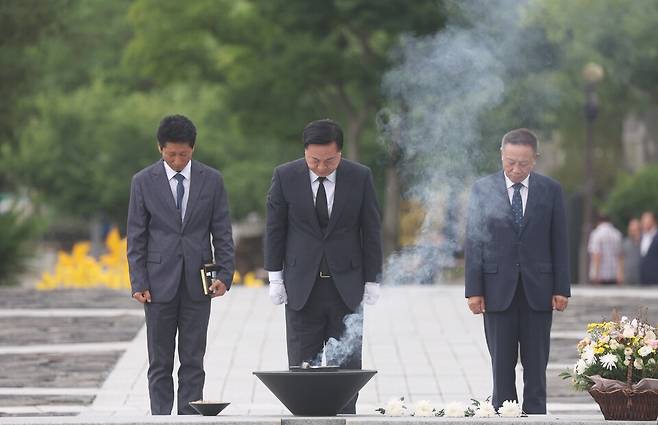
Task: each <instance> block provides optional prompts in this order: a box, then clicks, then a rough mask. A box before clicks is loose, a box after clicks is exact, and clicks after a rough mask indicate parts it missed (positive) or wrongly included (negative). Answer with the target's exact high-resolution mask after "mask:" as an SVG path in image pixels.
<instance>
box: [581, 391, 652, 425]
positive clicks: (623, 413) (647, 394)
mask: <svg viewBox="0 0 658 425" xmlns="http://www.w3.org/2000/svg"><path fill="white" fill-rule="evenodd" d="M589 393H590V394H591V395H592V397H593V398H594V400H595V401H596V402H597V403H598V404H599V407H600V408H601V412H602V413H603V417H604V418H605V419H606V420H609V421H630V420H634V421H655V420H656V418H658V391H653V390H651V391H632V390H628V389H623V390H614V391H610V392H601V391H599V390H592V389H590V390H589Z"/></svg>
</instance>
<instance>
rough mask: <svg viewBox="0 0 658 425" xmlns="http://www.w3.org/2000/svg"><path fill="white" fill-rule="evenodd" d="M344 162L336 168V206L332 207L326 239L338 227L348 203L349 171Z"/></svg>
mask: <svg viewBox="0 0 658 425" xmlns="http://www.w3.org/2000/svg"><path fill="white" fill-rule="evenodd" d="M343 164H344V162H343V161H341V162H340V164H338V168H336V184H335V185H334V204H333V206H332V207H331V216H330V217H329V224H328V225H327V230H326V232H325V237H326V236H327V235H328V234H330V233H331V231H332V230H333V229H334V227H335V226H336V222H337V221H338V219H339V218H340V214H341V213H342V212H343V209H344V207H345V203H346V202H347V186H346V183H345V182H346V181H348V180H349V176H347V171H346V170H345V167H344V165H343Z"/></svg>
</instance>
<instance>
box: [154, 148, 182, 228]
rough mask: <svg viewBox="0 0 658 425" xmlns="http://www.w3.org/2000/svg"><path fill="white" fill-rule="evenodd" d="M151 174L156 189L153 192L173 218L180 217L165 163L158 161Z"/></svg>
mask: <svg viewBox="0 0 658 425" xmlns="http://www.w3.org/2000/svg"><path fill="white" fill-rule="evenodd" d="M150 174H151V179H152V181H153V187H154V188H155V190H154V191H153V192H154V193H155V195H156V196H157V197H158V198H159V199H160V202H161V203H162V205H164V206H166V208H167V209H169V210H170V212H171V214H169V215H171V216H172V217H177V216H178V217H180V214H179V213H178V209H177V208H176V201H175V200H174V196H173V195H172V193H171V186H170V185H169V180H168V179H167V173H166V172H165V168H164V164H163V162H162V161H158V162H157V163H155V164H154V165H153V168H152V169H151V172H150ZM178 223H179V224H180V220H178Z"/></svg>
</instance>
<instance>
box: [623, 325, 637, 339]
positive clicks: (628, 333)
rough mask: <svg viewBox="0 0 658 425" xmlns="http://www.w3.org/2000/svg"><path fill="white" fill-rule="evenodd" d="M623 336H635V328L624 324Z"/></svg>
mask: <svg viewBox="0 0 658 425" xmlns="http://www.w3.org/2000/svg"><path fill="white" fill-rule="evenodd" d="M622 336H623V337H624V338H633V337H634V336H635V329H634V328H633V327H632V326H628V325H626V326H624V332H622Z"/></svg>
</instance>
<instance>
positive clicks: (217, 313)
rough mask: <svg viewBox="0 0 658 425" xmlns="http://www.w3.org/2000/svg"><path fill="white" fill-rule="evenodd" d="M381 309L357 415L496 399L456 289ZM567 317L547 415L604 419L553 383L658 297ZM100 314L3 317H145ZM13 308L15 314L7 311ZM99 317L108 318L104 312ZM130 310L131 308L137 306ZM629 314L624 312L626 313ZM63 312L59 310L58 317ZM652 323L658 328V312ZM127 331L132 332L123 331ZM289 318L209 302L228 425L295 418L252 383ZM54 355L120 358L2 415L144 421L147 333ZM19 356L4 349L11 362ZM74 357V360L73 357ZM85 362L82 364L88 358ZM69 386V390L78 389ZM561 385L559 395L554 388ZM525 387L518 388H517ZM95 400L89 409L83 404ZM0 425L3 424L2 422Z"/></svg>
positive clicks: (20, 391)
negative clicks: (594, 337)
mask: <svg viewBox="0 0 658 425" xmlns="http://www.w3.org/2000/svg"><path fill="white" fill-rule="evenodd" d="M382 292H383V295H382V299H381V300H380V302H379V303H378V304H377V305H375V306H366V309H365V310H366V311H365V324H364V332H365V334H364V353H363V357H364V358H363V364H364V368H366V369H376V370H377V371H378V374H377V375H376V376H375V377H374V378H373V380H372V381H371V382H369V383H368V384H367V385H366V386H365V387H364V389H363V390H362V392H361V395H360V399H359V403H358V405H357V409H358V412H359V413H360V414H372V413H373V412H374V409H375V408H377V407H380V406H382V405H383V404H385V403H386V402H387V401H388V400H389V399H390V398H393V397H400V396H404V397H405V398H406V399H407V400H408V401H410V402H413V401H417V400H420V399H428V400H430V401H432V402H435V403H436V404H438V405H441V404H444V403H448V402H452V401H459V402H464V403H466V402H468V401H469V400H470V399H471V398H479V399H483V398H485V397H486V396H487V395H488V394H489V393H490V389H491V378H490V367H489V356H488V353H487V350H486V345H485V341H484V336H483V331H482V318H481V316H473V315H471V314H470V313H468V311H467V309H466V306H465V301H464V299H463V288H462V287H461V286H460V285H440V286H400V287H387V288H384V290H383V291H382ZM573 295H574V297H573V298H572V305H571V308H570V309H569V310H568V312H567V313H564V314H556V315H555V322H554V334H553V339H554V348H553V351H552V355H551V364H550V365H549V376H551V378H549V413H555V414H566V413H571V412H578V413H580V414H586V415H595V416H596V415H599V417H600V414H599V413H598V408H597V406H596V405H595V404H594V403H593V402H592V401H591V399H590V398H589V396H587V395H586V394H585V395H583V394H582V393H581V394H576V393H572V392H571V390H569V389H568V385H567V384H566V383H563V382H561V381H559V379H558V378H555V377H554V376H553V375H557V374H558V373H559V372H560V371H561V370H562V369H563V368H564V367H566V366H570V365H571V364H572V363H573V361H574V360H575V342H577V340H578V339H579V338H580V337H581V336H582V334H583V330H584V328H585V325H586V323H587V321H590V320H599V319H600V318H601V317H603V316H609V315H610V308H611V306H619V307H621V308H622V312H624V313H626V314H629V315H632V314H633V313H634V312H635V308H636V307H637V306H640V305H642V304H644V305H645V306H653V305H655V304H656V302H655V300H657V299H658V288H656V289H651V290H644V289H643V290H642V291H640V290H637V289H616V288H611V289H603V288H575V289H574V294H573ZM94 305H95V306H96V307H99V308H98V309H68V310H67V311H54V310H57V309H53V311H50V312H48V311H45V310H43V311H42V312H41V313H39V312H37V311H32V312H30V311H29V310H28V311H26V310H14V311H13V312H12V311H10V309H4V310H0V317H4V318H10V317H17V316H31V315H32V316H35V315H36V316H38V315H42V316H43V317H46V318H52V317H60V316H63V315H65V314H68V315H69V316H73V317H76V316H77V317H89V316H94V310H96V313H97V316H100V317H105V318H106V320H108V319H109V320H113V318H114V317H115V314H114V313H117V317H126V316H129V317H131V318H133V319H137V317H136V316H137V315H138V314H139V313H138V312H141V311H140V309H139V308H128V309H126V308H125V306H124V305H123V304H121V305H120V306H117V309H116V311H112V310H111V309H110V310H108V309H107V308H105V307H103V306H102V303H100V302H95V303H94ZM7 307H9V306H7ZM100 307H102V308H100ZM131 307H132V306H131ZM627 308H628V310H627ZM60 310H63V309H60ZM650 313H652V314H653V317H652V320H653V321H656V320H655V318H656V316H655V313H656V312H655V311H653V312H651V311H650ZM127 323H131V322H127ZM284 329H285V326H284V310H283V308H282V307H281V306H273V305H272V304H271V303H270V301H269V298H268V296H267V288H243V287H235V288H234V289H232V290H231V291H230V292H229V294H228V296H226V297H222V298H219V299H216V300H214V301H213V309H212V315H211V320H210V328H209V345H208V350H207V355H206V371H207V377H206V386H205V397H204V398H206V399H213V400H223V401H229V402H231V405H230V406H229V407H228V408H227V409H226V410H225V411H224V412H223V415H224V414H225V415H229V416H232V415H238V416H244V415H248V416H251V417H254V418H255V417H259V416H263V415H284V414H289V413H288V412H287V410H286V409H285V408H284V407H283V406H282V405H281V403H280V402H279V401H278V400H277V399H276V398H275V397H274V396H273V395H272V394H271V393H270V392H269V390H268V389H267V388H266V387H265V386H264V385H262V384H261V383H260V381H258V379H257V378H256V377H255V376H253V375H252V372H253V371H257V370H282V369H285V368H286V367H287V363H286V349H285V333H284ZM51 347H52V350H51V351H50V352H53V351H59V352H63V353H69V352H73V351H76V350H77V351H78V352H82V353H88V357H84V356H78V357H76V359H77V362H79V363H86V362H87V361H88V360H87V359H93V358H94V357H95V356H97V355H98V354H95V351H94V350H101V351H103V350H110V351H114V352H119V353H122V355H121V356H120V357H119V360H118V362H117V363H116V366H115V367H114V368H113V369H112V372H111V373H110V374H109V376H107V379H105V380H104V382H103V384H102V385H100V386H93V385H84V384H83V385H80V386H76V385H69V386H68V387H65V386H61V387H59V388H46V387H42V386H41V384H42V383H40V382H33V383H31V384H30V386H27V385H22V388H9V387H5V388H2V387H0V398H2V397H4V395H12V396H20V395H24V396H28V395H30V394H32V395H34V394H41V395H42V396H51V397H56V396H58V395H59V396H63V395H69V396H76V395H77V396H78V397H80V400H81V402H80V403H78V404H71V403H68V404H60V405H58V404H57V402H56V398H54V399H53V401H52V402H50V403H48V404H47V405H34V404H29V405H20V403H17V404H15V405H7V404H4V405H0V415H2V414H3V413H4V414H11V415H33V414H38V413H42V414H43V413H48V414H51V415H58V414H59V415H62V414H68V415H70V414H77V413H79V414H80V415H81V416H84V417H87V418H89V419H92V418H100V417H114V418H117V419H118V418H121V417H130V418H138V417H145V416H147V415H148V408H149V401H148V391H147V379H146V371H147V355H146V341H145V331H144V329H143V328H142V329H141V330H140V331H139V332H138V333H137V335H136V336H135V337H134V338H133V339H132V340H131V341H123V340H121V341H118V340H107V341H106V340H103V339H100V340H97V341H86V343H78V344H76V343H73V342H71V343H70V344H56V345H52V344H51ZM18 348H19V347H17V346H14V347H6V346H5V347H0V354H1V352H2V350H4V352H5V353H7V352H11V351H12V350H14V352H16V350H17V349H18ZM24 349H25V350H28V351H29V350H32V351H31V352H35V351H36V352H39V351H41V350H48V347H47V345H43V346H36V347H35V346H29V345H28V346H25V347H24ZM67 355H68V354H67ZM85 355H86V354H85ZM73 378H74V376H73V377H72V379H71V381H72V382H75V379H73ZM557 385H562V387H559V388H558V387H557ZM519 387H520V385H519ZM90 396H92V397H93V396H95V398H94V401H93V403H91V404H89V403H88V402H84V400H85V397H90ZM0 422H1V421H0Z"/></svg>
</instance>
